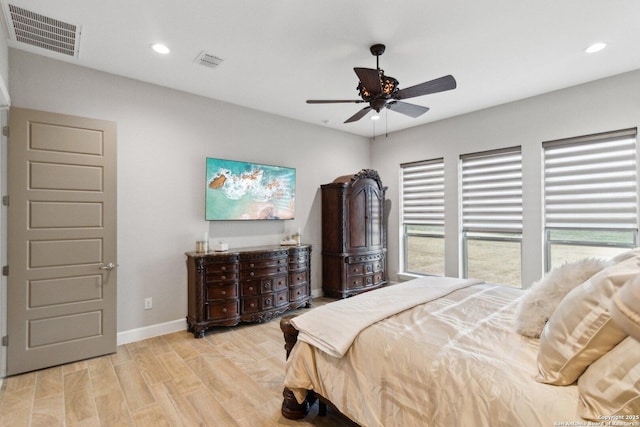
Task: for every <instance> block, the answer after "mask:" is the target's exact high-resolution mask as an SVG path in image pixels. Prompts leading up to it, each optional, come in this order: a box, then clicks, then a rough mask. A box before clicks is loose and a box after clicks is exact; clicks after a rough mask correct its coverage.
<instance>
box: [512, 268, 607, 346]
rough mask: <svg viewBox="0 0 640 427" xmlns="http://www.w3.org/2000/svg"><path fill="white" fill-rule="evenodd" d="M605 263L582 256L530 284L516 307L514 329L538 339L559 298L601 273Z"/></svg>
mask: <svg viewBox="0 0 640 427" xmlns="http://www.w3.org/2000/svg"><path fill="white" fill-rule="evenodd" d="M606 265H607V262H606V261H605V260H602V259H597V258H585V259H582V260H579V261H575V262H570V263H565V264H563V265H561V266H560V267H557V268H555V269H553V270H552V271H550V272H549V273H547V275H546V276H545V277H543V278H542V279H540V280H539V281H537V282H535V283H534V284H532V285H531V287H530V288H529V289H527V290H526V291H525V294H524V296H523V297H522V299H521V300H520V302H519V304H518V308H517V309H516V332H518V333H519V334H521V335H524V336H527V337H532V338H538V337H540V334H541V333H542V328H544V325H545V323H547V321H548V320H549V318H550V317H551V315H552V314H553V312H554V311H555V309H556V307H558V304H560V301H562V299H563V298H564V297H565V296H566V295H567V294H568V293H569V291H571V290H572V289H573V288H575V287H576V286H578V285H580V284H582V283H583V282H585V281H586V280H587V279H589V278H591V277H592V276H593V275H594V274H596V273H598V272H600V271H601V270H602V269H604V268H605V267H606Z"/></svg>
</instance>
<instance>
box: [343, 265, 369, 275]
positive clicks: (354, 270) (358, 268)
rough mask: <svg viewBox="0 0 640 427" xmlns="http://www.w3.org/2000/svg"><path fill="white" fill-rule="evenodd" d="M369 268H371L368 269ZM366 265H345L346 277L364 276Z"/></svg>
mask: <svg viewBox="0 0 640 427" xmlns="http://www.w3.org/2000/svg"><path fill="white" fill-rule="evenodd" d="M369 268H371V267H369ZM366 270H367V264H365V263H360V264H347V276H359V275H362V274H365V273H366V272H367V271H366Z"/></svg>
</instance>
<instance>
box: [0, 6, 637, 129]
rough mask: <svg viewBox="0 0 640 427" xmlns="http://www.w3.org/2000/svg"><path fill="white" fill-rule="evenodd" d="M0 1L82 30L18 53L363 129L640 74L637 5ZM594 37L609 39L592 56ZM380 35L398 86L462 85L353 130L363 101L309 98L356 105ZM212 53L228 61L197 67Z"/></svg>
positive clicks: (384, 61) (384, 64) (383, 61)
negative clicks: (55, 46)
mask: <svg viewBox="0 0 640 427" xmlns="http://www.w3.org/2000/svg"><path fill="white" fill-rule="evenodd" d="M2 2H3V3H4V4H3V6H6V3H7V2H8V3H11V4H13V5H15V6H19V7H21V8H24V9H28V10H31V11H33V12H36V13H38V14H42V15H45V16H49V17H51V18H54V19H58V20H61V21H65V22H68V23H72V24H76V25H79V26H81V30H82V34H81V36H80V53H79V55H78V57H77V58H74V57H70V56H66V55H62V54H57V53H52V52H50V51H47V50H44V49H41V48H34V47H31V46H29V45H25V44H21V43H17V42H14V41H11V40H10V41H9V45H10V46H11V47H15V48H18V49H23V50H28V51H30V52H34V53H37V54H42V55H46V56H49V57H52V58H55V59H59V60H62V61H66V62H70V63H74V64H77V65H81V66H84V67H89V68H94V69H97V70H102V71H106V72H109V73H113V74H117V75H121V76H126V77H130V78H133V79H138V80H142V81H146V82H150V83H154V84H157V85H161V86H166V87H170V88H174V89H179V90H182V91H186V92H191V93H194V94H198V95H201V96H205V97H210V98H214V99H218V100H222V101H226V102H230V103H233V104H238V105H242V106H245V107H249V108H254V109H257V110H261V111H267V112H270V113H273V114H277V115H281V116H285V117H290V118H293V119H297V120H302V121H304V122H308V123H313V124H316V125H319V126H327V127H331V128H335V129H338V130H340V131H344V132H350V133H354V134H357V135H363V136H372V135H374V132H375V134H376V135H378V134H380V133H384V132H385V131H388V132H393V131H397V130H400V129H405V128H409V127H412V126H416V125H421V124H424V123H427V122H431V121H435V120H440V119H443V118H446V117H451V116H455V115H459V114H463V113H467V112H470V111H474V110H478V109H482V108H487V107H490V106H493V105H498V104H502V103H505V102H510V101H514V100H518V99H522V98H526V97H530V96H534V95H538V94H541V93H545V92H549V91H553V90H557V89H561V88H565V87H568V86H573V85H577V84H580V83H584V82H587V81H591V80H595V79H600V78H603V77H607V76H610V75H614V74H619V73H623V72H626V71H631V70H634V69H640V55H639V54H638V44H639V42H640V25H639V24H640V22H639V17H640V1H638V0H590V1H585V0H449V1H442V0H440V1H435V0H402V1H393V0H388V1H379V0H366V1H365V0H349V1H345V0H322V1H320V0H317V1H311V0H268V1H265V0H244V1H239V0H215V1H214V0H180V1H177V0H134V1H131V0H108V1H105V0H49V1H42V0H8V1H7V0H2ZM5 11H6V9H5V8H3V13H4V12H5ZM596 41H604V42H606V43H607V44H608V47H607V48H606V49H605V50H603V51H601V52H599V53H596V54H591V55H589V54H586V53H585V52H584V49H585V48H586V47H587V46H588V45H590V44H592V43H593V42H596ZM156 42H162V43H164V44H166V45H167V46H168V47H169V48H170V49H171V53H170V54H169V55H167V56H161V55H158V54H156V53H155V52H153V51H152V50H151V49H150V45H151V44H152V43H156ZM375 43H383V44H385V45H386V46H387V49H386V52H385V53H384V55H382V56H381V57H380V67H381V68H382V69H384V70H385V73H386V74H387V75H391V76H393V77H395V78H396V79H398V80H399V81H400V88H406V87H409V86H413V85H415V84H418V83H422V82H424V81H427V80H432V79H435V78H438V77H441V76H443V75H446V74H452V75H453V76H454V77H455V78H456V80H457V82H458V87H457V89H455V90H453V91H448V92H442V93H438V94H432V95H426V96H422V97H418V98H413V99H411V100H408V101H407V102H411V103H415V104H419V105H424V106H428V107H430V108H431V110H430V111H429V112H427V113H426V114H424V115H423V116H421V117H420V118H417V119H412V118H409V117H406V116H404V115H401V114H399V113H396V112H393V111H388V110H386V112H387V113H388V114H386V115H385V114H384V113H383V114H382V119H381V120H380V121H378V122H375V131H374V122H373V121H371V120H369V116H366V117H365V118H363V119H362V120H360V121H358V122H356V123H348V124H343V121H344V120H346V119H347V118H348V117H350V116H351V115H353V114H354V113H355V112H356V111H358V110H359V109H361V108H363V106H364V105H366V104H328V105H308V104H306V103H305V100H306V99H357V98H358V94H357V91H356V86H357V84H358V79H357V77H356V75H355V73H354V72H353V67H366V68H375V57H374V56H372V55H371V53H370V52H369V46H370V45H372V44H375ZM202 51H206V52H208V53H210V54H213V55H216V56H218V57H220V58H222V59H223V60H224V62H223V63H222V65H220V66H219V67H218V68H217V69H211V68H207V67H204V66H202V65H199V64H197V63H196V62H195V59H196V57H197V56H198V55H199V54H200V53H201V52H202ZM633 96H637V95H633ZM594 108H597V105H594ZM247 125H250V124H247Z"/></svg>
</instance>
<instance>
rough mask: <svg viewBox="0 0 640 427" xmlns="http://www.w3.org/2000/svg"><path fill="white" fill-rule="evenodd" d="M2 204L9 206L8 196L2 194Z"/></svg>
mask: <svg viewBox="0 0 640 427" xmlns="http://www.w3.org/2000/svg"><path fill="white" fill-rule="evenodd" d="M2 206H9V196H2Z"/></svg>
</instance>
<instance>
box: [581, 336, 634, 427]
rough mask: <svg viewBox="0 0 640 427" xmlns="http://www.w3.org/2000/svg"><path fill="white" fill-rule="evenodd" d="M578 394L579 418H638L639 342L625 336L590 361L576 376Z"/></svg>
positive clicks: (597, 419)
mask: <svg viewBox="0 0 640 427" xmlns="http://www.w3.org/2000/svg"><path fill="white" fill-rule="evenodd" d="M578 392H579V393H580V400H579V404H578V411H579V414H580V416H581V417H582V418H585V419H588V420H594V421H601V420H602V418H601V416H602V415H640V341H636V340H635V339H633V338H631V337H627V338H625V340H624V341H622V342H621V343H620V344H618V345H617V346H615V347H614V348H613V349H612V350H611V351H609V352H608V353H607V354H605V355H604V356H602V357H601V358H600V359H598V360H596V361H595V362H593V364H592V365H591V366H589V367H588V368H587V370H586V371H585V372H584V374H582V375H581V376H580V379H579V380H578ZM623 420H624V418H623ZM636 421H637V420H636Z"/></svg>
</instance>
